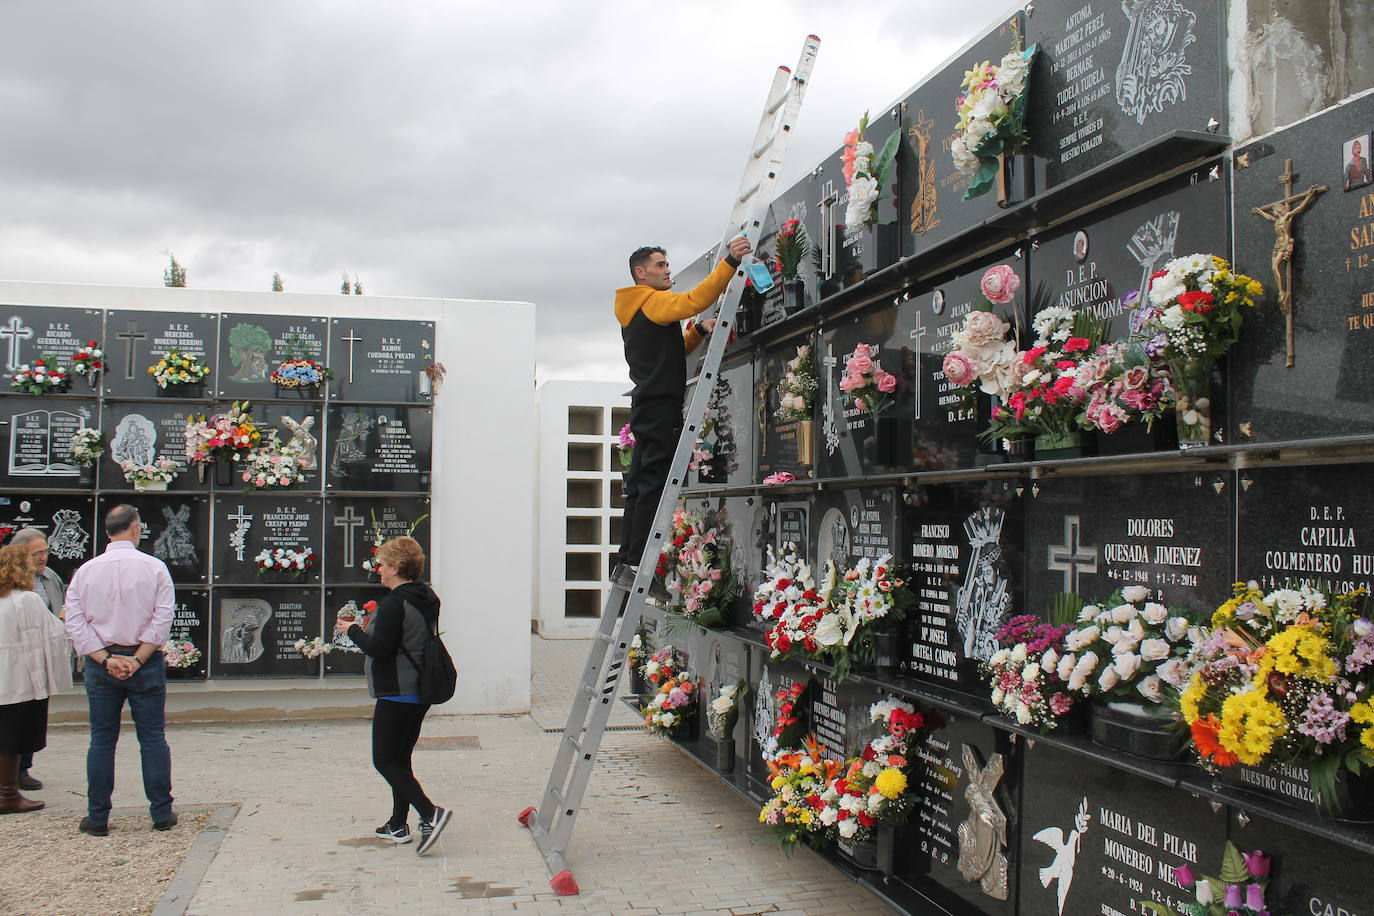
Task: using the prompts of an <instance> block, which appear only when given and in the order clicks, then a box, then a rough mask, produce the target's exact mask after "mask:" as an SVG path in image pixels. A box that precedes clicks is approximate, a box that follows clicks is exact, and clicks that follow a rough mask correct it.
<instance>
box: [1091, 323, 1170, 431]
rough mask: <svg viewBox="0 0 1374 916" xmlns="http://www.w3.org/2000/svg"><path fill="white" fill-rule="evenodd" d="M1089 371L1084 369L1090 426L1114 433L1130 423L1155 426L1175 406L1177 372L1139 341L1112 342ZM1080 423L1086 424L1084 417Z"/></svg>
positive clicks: (1147, 427) (1150, 427)
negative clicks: (1148, 353)
mask: <svg viewBox="0 0 1374 916" xmlns="http://www.w3.org/2000/svg"><path fill="white" fill-rule="evenodd" d="M1100 353H1101V355H1100V356H1099V358H1097V359H1096V360H1095V361H1094V362H1093V364H1092V365H1091V366H1090V367H1089V369H1088V371H1086V372H1080V377H1081V378H1082V379H1083V381H1084V384H1085V387H1086V389H1087V392H1088V403H1087V406H1086V407H1084V408H1083V418H1084V419H1086V420H1087V426H1088V428H1090V429H1096V430H1100V431H1101V432H1104V433H1107V434H1108V435H1110V434H1111V433H1114V432H1116V431H1117V430H1119V429H1121V427H1122V426H1124V425H1126V424H1127V423H1144V424H1145V428H1146V429H1153V428H1154V422H1155V420H1158V419H1159V418H1160V417H1161V416H1163V415H1164V414H1165V413H1168V412H1169V410H1170V409H1172V407H1173V402H1174V386H1173V375H1172V373H1171V372H1170V371H1169V368H1168V367H1167V366H1165V365H1162V364H1160V363H1158V362H1156V361H1154V360H1152V359H1150V357H1149V356H1148V355H1147V354H1146V352H1145V349H1144V347H1142V346H1141V345H1140V344H1139V343H1135V342H1122V343H1115V344H1112V345H1111V346H1110V347H1109V348H1108V349H1107V350H1106V351H1105V352H1101V351H1100ZM1079 425H1080V426H1083V425H1084V424H1083V422H1082V420H1080V421H1079Z"/></svg>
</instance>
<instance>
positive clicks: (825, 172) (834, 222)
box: [808, 149, 864, 301]
mask: <svg viewBox="0 0 1374 916" xmlns="http://www.w3.org/2000/svg"><path fill="white" fill-rule="evenodd" d="M841 152H842V151H841V150H839V149H836V150H835V151H834V152H833V153H831V154H830V155H828V156H826V157H825V158H824V159H822V160H821V162H820V165H818V166H816V167H815V168H814V169H813V170H812V171H811V175H810V178H809V185H810V190H811V198H810V200H809V202H808V205H810V206H814V207H815V208H816V227H817V231H816V232H815V233H814V234H813V235H812V236H811V243H812V245H813V246H814V247H815V249H816V254H815V261H814V263H815V267H816V295H817V297H818V301H824V300H825V299H827V298H829V297H830V296H833V295H835V294H836V293H838V292H839V291H840V290H842V289H845V288H846V287H850V286H853V285H854V284H855V283H859V282H861V281H862V280H863V278H864V267H863V263H862V262H861V261H860V260H859V258H858V256H857V255H856V253H855V251H854V249H853V248H852V247H851V246H849V245H846V244H845V241H844V235H845V225H844V220H845V205H846V204H847V203H848V200H849V190H848V188H847V187H846V186H845V181H844V170H843V163H842V162H841V160H840V154H841Z"/></svg>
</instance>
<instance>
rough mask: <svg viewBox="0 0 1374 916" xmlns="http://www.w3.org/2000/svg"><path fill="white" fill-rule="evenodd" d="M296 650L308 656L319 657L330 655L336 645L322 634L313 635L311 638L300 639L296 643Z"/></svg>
mask: <svg viewBox="0 0 1374 916" xmlns="http://www.w3.org/2000/svg"><path fill="white" fill-rule="evenodd" d="M295 648H296V651H297V652H299V653H300V654H301V655H304V656H305V657H306V658H319V657H320V656H321V655H328V654H329V653H330V652H333V651H334V646H333V645H332V644H331V643H330V642H329V641H328V640H326V639H324V638H323V637H321V636H312V637H310V638H309V639H298V640H296V643H295Z"/></svg>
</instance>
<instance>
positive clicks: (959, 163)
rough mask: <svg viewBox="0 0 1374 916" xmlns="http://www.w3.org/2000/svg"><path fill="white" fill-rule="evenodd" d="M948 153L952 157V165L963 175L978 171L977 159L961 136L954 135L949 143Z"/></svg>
mask: <svg viewBox="0 0 1374 916" xmlns="http://www.w3.org/2000/svg"><path fill="white" fill-rule="evenodd" d="M949 152H950V155H951V156H953V157H954V167H955V168H956V169H958V170H959V171H960V172H961V173H963V174H965V175H972V174H973V173H974V172H976V171H978V166H979V159H978V157H977V156H975V155H973V153H972V152H970V151H969V148H968V144H967V143H965V142H964V138H963V137H955V138H954V140H953V141H952V142H951V143H950V145H949Z"/></svg>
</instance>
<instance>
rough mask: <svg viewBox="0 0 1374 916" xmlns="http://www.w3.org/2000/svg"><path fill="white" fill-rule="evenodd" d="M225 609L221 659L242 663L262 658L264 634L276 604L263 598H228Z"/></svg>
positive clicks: (233, 663)
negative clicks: (271, 603)
mask: <svg viewBox="0 0 1374 916" xmlns="http://www.w3.org/2000/svg"><path fill="white" fill-rule="evenodd" d="M221 607H222V608H224V615H223V626H224V630H223V632H222V633H221V636H220V653H219V660H220V661H221V662H224V663H225V664H231V665H240V664H247V663H248V662H255V661H257V660H258V659H259V658H261V657H262V652H263V648H262V633H263V629H264V628H265V627H266V626H267V621H269V620H271V619H272V606H271V605H270V604H268V603H267V602H266V601H263V600H262V599H261V598H235V599H227V600H225V602H224V603H223V604H222V605H221Z"/></svg>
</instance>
